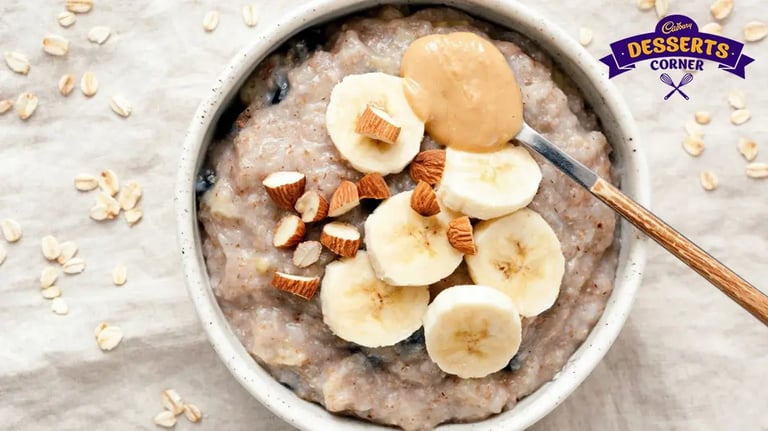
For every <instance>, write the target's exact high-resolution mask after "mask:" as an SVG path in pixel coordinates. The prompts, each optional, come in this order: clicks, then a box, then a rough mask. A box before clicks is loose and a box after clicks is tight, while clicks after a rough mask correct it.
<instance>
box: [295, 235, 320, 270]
mask: <svg viewBox="0 0 768 431" xmlns="http://www.w3.org/2000/svg"><path fill="white" fill-rule="evenodd" d="M322 251H323V245H322V244H320V243H319V242H318V241H304V242H302V243H300V244H299V245H297V246H296V250H295V251H294V252H293V264H294V265H296V266H297V267H299V268H306V267H308V266H310V265H313V264H314V263H315V262H317V261H318V260H320V253H321V252H322Z"/></svg>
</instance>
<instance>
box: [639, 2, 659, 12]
mask: <svg viewBox="0 0 768 431" xmlns="http://www.w3.org/2000/svg"><path fill="white" fill-rule="evenodd" d="M654 6H656V0H637V7H638V8H639V9H640V10H651V9H653V7H654Z"/></svg>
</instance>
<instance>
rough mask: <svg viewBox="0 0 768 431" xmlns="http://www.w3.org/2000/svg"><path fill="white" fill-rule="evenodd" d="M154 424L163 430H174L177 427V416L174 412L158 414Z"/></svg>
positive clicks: (166, 411)
mask: <svg viewBox="0 0 768 431" xmlns="http://www.w3.org/2000/svg"><path fill="white" fill-rule="evenodd" d="M153 422H154V423H155V425H157V426H160V427H163V428H173V427H174V426H176V415H174V414H173V412H169V411H168V410H163V411H162V412H160V413H158V414H157V416H155V418H154V419H153Z"/></svg>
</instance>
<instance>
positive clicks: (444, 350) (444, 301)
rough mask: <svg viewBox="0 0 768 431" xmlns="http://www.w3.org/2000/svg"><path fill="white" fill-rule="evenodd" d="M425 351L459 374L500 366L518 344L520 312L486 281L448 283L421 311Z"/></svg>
mask: <svg viewBox="0 0 768 431" xmlns="http://www.w3.org/2000/svg"><path fill="white" fill-rule="evenodd" d="M424 337H425V340H426V345H427V353H428V354H429V357H430V358H431V359H432V361H433V362H435V363H436V364H437V366H438V367H440V369H441V370H443V371H445V372H446V373H448V374H455V375H457V376H459V377H461V378H465V379H468V378H475V377H485V376H487V375H488V374H491V373H495V372H496V371H499V370H501V369H502V368H504V367H505V366H506V365H507V364H508V363H509V361H510V360H512V357H514V356H515V354H516V353H517V350H518V349H519V348H520V341H521V338H522V330H521V324H520V315H519V314H518V313H517V310H516V309H515V305H514V304H513V303H512V301H511V300H510V299H509V297H507V296H506V295H504V294H503V293H501V292H499V291H498V290H496V289H493V288H491V287H487V286H477V285H461V286H453V287H449V288H448V289H446V290H444V291H442V292H440V294H439V295H437V298H435V300H434V301H433V302H432V304H430V305H429V308H427V312H426V314H425V315H424Z"/></svg>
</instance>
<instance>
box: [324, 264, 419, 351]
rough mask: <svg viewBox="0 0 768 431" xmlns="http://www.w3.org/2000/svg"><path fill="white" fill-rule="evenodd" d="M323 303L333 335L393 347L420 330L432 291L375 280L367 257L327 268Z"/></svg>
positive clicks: (374, 345)
mask: <svg viewBox="0 0 768 431" xmlns="http://www.w3.org/2000/svg"><path fill="white" fill-rule="evenodd" d="M320 302H321V303H322V307H323V321H324V322H325V324H326V325H328V327H329V328H331V331H333V333H334V334H336V335H337V336H339V337H340V338H343V339H345V340H347V341H351V342H353V343H357V344H360V345H361V346H366V347H380V346H391V345H393V344H396V343H398V342H400V341H402V340H404V339H406V338H408V337H409V336H410V335H411V334H413V333H414V332H415V331H416V330H417V329H419V328H420V327H421V318H422V316H424V312H425V311H426V310H427V304H428V303H429V287H427V286H418V287H416V286H412V287H395V286H390V285H388V284H386V283H384V282H383V281H381V280H379V279H378V278H376V275H375V274H374V272H373V268H371V264H370V262H369V261H368V253H366V252H365V251H362V250H361V251H359V252H358V253H357V255H356V256H355V257H352V258H345V259H341V260H338V261H335V262H332V263H330V264H328V266H327V267H326V268H325V276H324V277H323V284H322V288H321V289H320Z"/></svg>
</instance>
